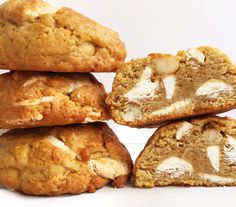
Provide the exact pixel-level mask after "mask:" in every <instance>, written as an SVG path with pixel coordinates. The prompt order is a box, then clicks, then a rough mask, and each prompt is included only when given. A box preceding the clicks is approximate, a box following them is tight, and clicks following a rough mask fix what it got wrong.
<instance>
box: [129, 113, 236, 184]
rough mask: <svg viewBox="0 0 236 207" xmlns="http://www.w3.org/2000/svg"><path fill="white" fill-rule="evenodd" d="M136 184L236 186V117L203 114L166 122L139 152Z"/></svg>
mask: <svg viewBox="0 0 236 207" xmlns="http://www.w3.org/2000/svg"><path fill="white" fill-rule="evenodd" d="M133 176H134V185H135V186H137V187H155V186H166V185H190V186H228V185H229V186H231V185H233V186H235V185H236V120H233V119H229V118H220V117H213V116H212V117H201V118H194V119H189V120H185V121H178V122H174V123H170V124H166V125H164V126H162V127H160V128H159V129H157V131H156V132H155V133H154V135H153V136H152V137H151V138H150V139H149V141H148V143H147V144H146V146H145V147H144V149H143V151H142V152H141V153H140V155H139V156H138V158H137V160H136V162H135V166H134V171H133Z"/></svg>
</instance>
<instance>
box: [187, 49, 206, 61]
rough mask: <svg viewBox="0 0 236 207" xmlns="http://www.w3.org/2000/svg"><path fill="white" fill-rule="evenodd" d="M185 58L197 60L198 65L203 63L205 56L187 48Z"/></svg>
mask: <svg viewBox="0 0 236 207" xmlns="http://www.w3.org/2000/svg"><path fill="white" fill-rule="evenodd" d="M186 53H187V56H188V57H191V58H194V59H196V60H198V61H199V62H200V63H204V62H205V55H204V54H203V53H202V52H201V51H200V50H199V49H197V48H194V47H193V48H189V49H188V50H187V51H186Z"/></svg>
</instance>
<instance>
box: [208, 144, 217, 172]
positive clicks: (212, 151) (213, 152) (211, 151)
mask: <svg viewBox="0 0 236 207" xmlns="http://www.w3.org/2000/svg"><path fill="white" fill-rule="evenodd" d="M207 157H208V159H209V160H210V163H211V165H212V167H213V168H214V169H215V171H216V172H219V171H220V148H219V146H209V147H207Z"/></svg>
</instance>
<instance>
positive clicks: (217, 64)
mask: <svg viewBox="0 0 236 207" xmlns="http://www.w3.org/2000/svg"><path fill="white" fill-rule="evenodd" d="M106 103H107V104H108V106H109V108H110V111H111V115H112V117H113V118H114V120H115V121H116V122H118V123H119V124H124V125H129V126H133V127H143V126H147V125H151V124H158V123H161V122H164V121H167V120H174V119H178V118H183V117H189V116H193V115H199V114H210V113H216V112H223V111H227V110H230V109H233V108H236V67H235V65H234V64H233V63H232V62H231V61H230V60H229V58H228V57H227V56H226V55H225V54H223V53H222V52H221V51H219V50H218V49H216V48H212V47H199V48H190V49H188V50H187V51H180V52H178V53H177V55H175V56H174V55H165V54H151V55H149V56H148V57H146V58H143V59H137V60H133V61H131V62H129V63H127V64H126V65H124V66H123V67H122V68H121V69H120V70H119V71H118V73H117V74H116V77H115V80H114V83H113V88H112V92H111V93H110V94H109V95H108V97H107V99H106Z"/></svg>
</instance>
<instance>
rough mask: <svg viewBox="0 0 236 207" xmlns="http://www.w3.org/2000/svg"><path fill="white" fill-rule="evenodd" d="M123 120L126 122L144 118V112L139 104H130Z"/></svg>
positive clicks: (126, 108) (123, 115)
mask: <svg viewBox="0 0 236 207" xmlns="http://www.w3.org/2000/svg"><path fill="white" fill-rule="evenodd" d="M122 118H123V120H125V121H134V120H140V119H141V118H142V111H141V109H140V107H139V106H138V105H137V104H135V103H128V104H127V105H126V106H125V110H124V112H123V114H122Z"/></svg>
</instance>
